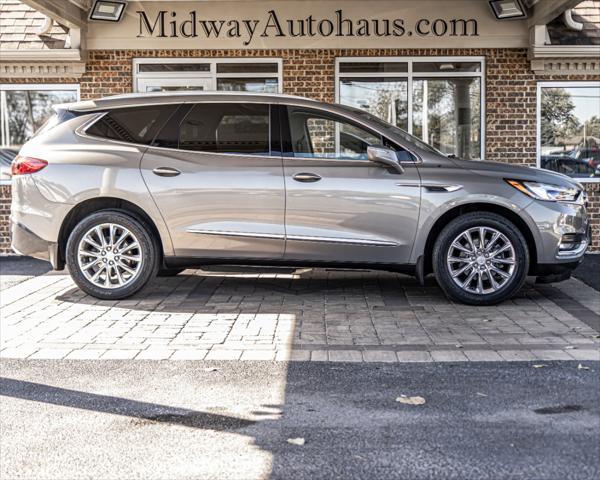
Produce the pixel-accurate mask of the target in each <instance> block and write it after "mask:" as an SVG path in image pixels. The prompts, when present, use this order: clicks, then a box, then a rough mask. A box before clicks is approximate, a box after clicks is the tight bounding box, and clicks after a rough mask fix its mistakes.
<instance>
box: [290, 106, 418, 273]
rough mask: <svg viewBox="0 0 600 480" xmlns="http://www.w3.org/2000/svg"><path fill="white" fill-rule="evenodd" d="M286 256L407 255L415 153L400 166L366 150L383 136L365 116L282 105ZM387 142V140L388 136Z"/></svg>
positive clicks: (413, 226)
mask: <svg viewBox="0 0 600 480" xmlns="http://www.w3.org/2000/svg"><path fill="white" fill-rule="evenodd" d="M281 123H282V132H283V137H282V138H283V145H284V176H285V186H286V193H287V197H286V235H287V242H286V251H285V258H286V259H289V260H296V259H302V260H316V261H324V262H354V263H382V264H404V263H408V261H409V258H410V253H411V250H412V246H413V243H414V239H415V234H416V230H417V224H418V219H419V208H420V177H419V172H418V170H417V168H416V165H415V163H414V157H412V156H411V154H409V153H408V152H407V151H405V150H402V149H401V147H399V146H394V148H396V149H397V152H398V153H397V155H398V158H399V160H402V159H404V160H408V161H407V162H406V163H404V162H403V165H404V167H405V171H404V173H402V174H399V173H398V172H397V171H396V170H393V169H389V168H385V167H383V166H381V165H378V164H376V163H373V162H370V161H369V160H368V158H367V147H368V146H369V145H377V144H385V143H386V142H387V140H386V139H384V138H382V136H381V135H379V134H378V133H376V132H374V131H372V130H370V129H369V128H368V127H366V126H365V125H362V124H358V123H357V122H355V121H352V120H350V119H347V118H345V117H343V116H340V115H336V114H332V113H330V112H327V111H324V110H320V109H314V108H306V107H301V106H287V107H282V109H281ZM387 145H388V146H391V145H390V144H389V142H388V143H387Z"/></svg>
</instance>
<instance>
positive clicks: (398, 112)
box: [340, 78, 408, 130]
mask: <svg viewBox="0 0 600 480" xmlns="http://www.w3.org/2000/svg"><path fill="white" fill-rule="evenodd" d="M407 85H408V81H407V79H405V78H404V79H402V78H343V79H342V80H341V82H340V103H342V104H344V105H348V106H351V107H356V108H360V109H362V110H366V111H367V112H369V113H370V114H372V115H375V116H376V117H379V118H381V119H382V120H385V121H386V122H388V123H391V124H392V125H395V126H397V127H400V128H403V129H404V130H408V88H407Z"/></svg>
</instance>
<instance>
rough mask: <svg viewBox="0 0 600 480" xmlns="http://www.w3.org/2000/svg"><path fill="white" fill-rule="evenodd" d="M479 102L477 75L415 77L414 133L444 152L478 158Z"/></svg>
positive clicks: (479, 92)
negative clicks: (449, 77) (439, 77)
mask: <svg viewBox="0 0 600 480" xmlns="http://www.w3.org/2000/svg"><path fill="white" fill-rule="evenodd" d="M480 104H481V89H480V80H479V79H478V78H455V79H437V78H426V79H415V80H414V82H413V135H415V136H417V137H419V138H421V139H423V141H425V142H426V143H428V144H430V145H431V146H433V147H435V148H437V149H438V150H440V151H441V152H443V153H445V154H454V155H456V156H457V157H459V158H479V154H480V150H481V143H480V136H479V134H480V131H481V126H480V121H481V115H480V112H479V109H480Z"/></svg>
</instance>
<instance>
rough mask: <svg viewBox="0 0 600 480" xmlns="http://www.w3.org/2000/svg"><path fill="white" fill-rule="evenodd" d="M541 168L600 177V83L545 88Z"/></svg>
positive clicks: (542, 115)
mask: <svg viewBox="0 0 600 480" xmlns="http://www.w3.org/2000/svg"><path fill="white" fill-rule="evenodd" d="M540 122H541V123H540V139H539V142H540V166H541V167H542V168H546V169H548V170H553V171H555V172H560V173H564V174H566V175H570V176H572V177H578V178H593V177H596V178H598V177H600V84H599V85H598V86H581V87H579V86H565V87H542V89H541V97H540Z"/></svg>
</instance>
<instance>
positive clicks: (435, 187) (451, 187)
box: [422, 183, 463, 192]
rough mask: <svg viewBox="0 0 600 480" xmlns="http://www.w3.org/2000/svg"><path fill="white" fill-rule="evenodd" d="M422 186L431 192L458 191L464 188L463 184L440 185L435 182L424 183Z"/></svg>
mask: <svg viewBox="0 0 600 480" xmlns="http://www.w3.org/2000/svg"><path fill="white" fill-rule="evenodd" d="M422 186H423V188H424V189H426V190H428V191H430V192H456V191H458V190H460V189H461V188H463V186H462V185H439V184H435V183H424V184H423V185H422Z"/></svg>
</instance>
